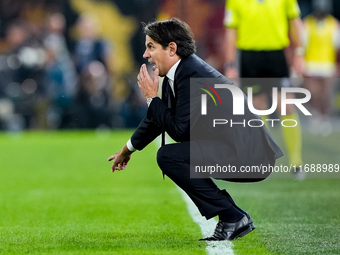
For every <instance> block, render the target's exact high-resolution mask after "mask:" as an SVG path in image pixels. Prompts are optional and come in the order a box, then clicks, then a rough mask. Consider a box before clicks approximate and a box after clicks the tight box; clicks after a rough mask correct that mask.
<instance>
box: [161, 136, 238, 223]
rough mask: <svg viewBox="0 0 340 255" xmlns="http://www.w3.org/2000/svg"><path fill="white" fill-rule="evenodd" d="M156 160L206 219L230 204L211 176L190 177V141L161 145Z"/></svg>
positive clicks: (227, 207) (224, 192)
mask: <svg viewBox="0 0 340 255" xmlns="http://www.w3.org/2000/svg"><path fill="white" fill-rule="evenodd" d="M157 162H158V165H159V167H160V168H161V170H162V171H163V173H164V174H165V175H166V176H168V177H169V178H170V179H171V180H172V181H173V182H175V183H176V184H177V185H178V186H179V187H180V188H181V189H183V190H184V191H185V192H186V193H187V194H188V196H189V197H190V198H191V200H192V201H193V202H194V203H195V205H196V206H197V207H198V209H199V211H200V213H201V214H202V215H203V216H205V217H206V218H207V219H210V218H212V217H214V216H216V215H218V213H219V212H220V211H222V210H226V209H229V208H230V207H231V206H232V204H231V203H230V202H229V200H228V198H227V196H226V191H224V190H220V189H219V188H218V186H217V185H216V184H215V183H214V182H213V180H212V179H211V178H203V179H198V178H190V142H182V143H175V144H167V145H164V146H162V147H161V148H160V149H159V150H158V153H157Z"/></svg>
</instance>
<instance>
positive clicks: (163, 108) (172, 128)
mask: <svg viewBox="0 0 340 255" xmlns="http://www.w3.org/2000/svg"><path fill="white" fill-rule="evenodd" d="M191 78H217V79H218V80H219V81H220V82H221V83H222V84H232V82H231V81H230V80H228V79H227V78H225V77H224V76H223V75H222V74H221V73H219V72H218V71H216V70H215V69H214V68H212V67H211V66H210V65H208V64H207V63H206V62H204V61H203V60H202V59H200V58H199V57H198V56H196V55H195V54H192V55H190V56H189V57H187V58H184V59H182V60H181V62H180V63H179V65H178V67H177V69H176V73H175V80H174V92H175V106H174V107H172V108H173V109H170V108H168V106H167V102H168V99H167V98H166V96H165V95H164V91H165V90H166V88H165V86H166V85H167V84H166V82H165V81H164V82H163V88H162V89H163V90H162V91H163V97H162V99H160V98H158V97H156V98H154V99H153V100H152V102H151V104H150V106H149V108H148V111H147V117H146V118H145V119H144V120H143V121H142V122H141V123H140V125H139V126H138V128H137V129H136V131H135V132H134V134H133V135H132V137H131V142H132V145H133V146H134V147H135V148H136V149H137V150H142V149H143V148H144V147H145V146H146V145H148V144H149V143H150V142H151V141H153V140H154V139H155V138H156V137H157V136H158V135H159V134H161V132H162V131H166V132H167V133H168V134H169V135H170V137H171V138H172V139H173V140H175V141H176V142H186V141H190V140H191V141H193V140H195V141H197V143H195V144H196V145H197V144H199V147H200V148H199V150H200V151H201V152H202V153H203V160H204V164H216V163H218V162H220V163H219V164H223V162H228V163H230V164H233V165H235V166H241V165H254V164H255V165H259V164H262V163H264V162H265V161H266V162H267V161H268V160H269V161H270V160H274V159H276V158H278V157H281V156H282V155H283V153H282V151H281V150H280V148H279V146H278V145H277V144H276V143H275V141H274V140H273V139H272V137H271V135H270V133H269V132H268V130H267V129H266V127H265V126H264V125H263V126H262V127H259V128H252V127H249V126H248V125H246V127H243V126H242V125H236V126H233V127H228V126H227V125H224V126H222V125H221V126H219V127H217V128H213V127H212V119H213V118H214V117H215V116H214V114H213V111H211V112H210V113H208V115H206V116H202V115H201V113H200V112H201V97H200V95H201V94H202V91H200V90H195V91H194V92H193V91H192V93H191V95H190V79H191ZM165 80H166V78H165ZM219 94H220V95H221V97H222V100H223V107H224V108H223V109H224V114H225V116H223V118H225V119H229V120H230V119H233V120H234V121H242V120H246V121H248V120H250V119H258V120H259V121H260V120H261V118H260V117H259V116H257V115H254V114H253V113H251V112H250V111H249V109H248V107H247V104H246V103H245V115H242V116H234V115H233V114H232V95H231V93H230V91H229V90H227V89H223V90H219ZM245 98H246V97H245ZM245 100H246V99H245ZM211 104H213V102H212V100H210V101H209V100H208V109H212V108H211V107H210V105H211ZM217 117H218V118H221V116H217ZM240 118H242V120H240ZM258 123H260V122H258ZM253 125H254V123H253ZM191 149H195V150H196V149H197V148H191ZM193 160H194V159H193Z"/></svg>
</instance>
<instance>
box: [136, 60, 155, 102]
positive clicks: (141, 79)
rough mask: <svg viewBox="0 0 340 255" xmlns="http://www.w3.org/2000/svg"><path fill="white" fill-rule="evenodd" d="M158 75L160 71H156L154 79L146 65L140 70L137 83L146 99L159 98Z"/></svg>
mask: <svg viewBox="0 0 340 255" xmlns="http://www.w3.org/2000/svg"><path fill="white" fill-rule="evenodd" d="M158 74H159V70H158V68H156V69H155V70H154V78H153V79H152V78H151V77H150V75H149V73H148V70H147V69H146V65H145V64H143V65H142V66H141V68H140V71H139V74H138V75H137V82H138V86H139V88H140V90H141V91H142V93H143V95H144V97H145V99H147V98H149V97H155V96H157V91H158Z"/></svg>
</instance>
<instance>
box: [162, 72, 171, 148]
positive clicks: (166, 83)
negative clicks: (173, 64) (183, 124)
mask: <svg viewBox="0 0 340 255" xmlns="http://www.w3.org/2000/svg"><path fill="white" fill-rule="evenodd" d="M163 89H164V93H163V97H164V99H163V101H164V102H165V103H167V105H168V107H169V108H170V109H171V108H172V98H171V95H172V91H171V87H170V84H169V79H168V77H166V76H165V78H164V81H163ZM172 96H173V95H172ZM164 145H165V130H163V132H162V146H164Z"/></svg>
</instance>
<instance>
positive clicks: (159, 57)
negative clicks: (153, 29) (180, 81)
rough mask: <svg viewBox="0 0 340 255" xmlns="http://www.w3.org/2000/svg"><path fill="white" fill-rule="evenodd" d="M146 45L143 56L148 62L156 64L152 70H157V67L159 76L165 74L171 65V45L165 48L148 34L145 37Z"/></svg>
mask: <svg viewBox="0 0 340 255" xmlns="http://www.w3.org/2000/svg"><path fill="white" fill-rule="evenodd" d="M145 46H146V50H145V52H144V54H143V58H146V59H148V62H149V63H151V64H154V66H153V67H152V70H154V71H155V69H156V68H158V70H159V76H161V77H163V76H165V75H166V74H167V73H168V71H169V69H170V67H171V65H172V64H171V61H170V51H169V47H167V48H166V49H163V47H162V45H161V44H159V43H157V42H156V41H154V40H152V38H151V37H150V36H148V35H147V36H146V38H145Z"/></svg>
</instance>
